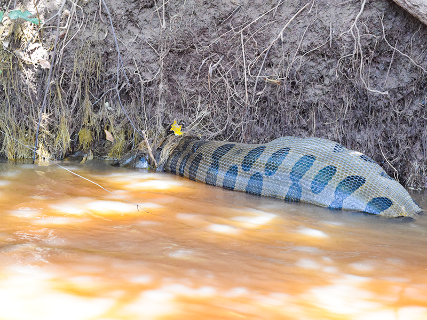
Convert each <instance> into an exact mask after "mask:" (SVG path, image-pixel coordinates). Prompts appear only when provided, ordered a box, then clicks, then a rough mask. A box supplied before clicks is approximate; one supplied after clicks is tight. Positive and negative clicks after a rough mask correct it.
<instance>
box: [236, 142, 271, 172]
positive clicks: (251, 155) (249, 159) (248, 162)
mask: <svg viewBox="0 0 427 320" xmlns="http://www.w3.org/2000/svg"><path fill="white" fill-rule="evenodd" d="M265 148H266V147H265V146H259V147H256V148H254V149H252V150H251V151H249V152H248V154H247V155H246V156H245V157H244V158H243V162H242V169H243V171H249V170H251V168H252V166H253V164H254V163H255V161H257V160H258V158H259V157H260V156H261V154H262V153H263V152H264V150H265Z"/></svg>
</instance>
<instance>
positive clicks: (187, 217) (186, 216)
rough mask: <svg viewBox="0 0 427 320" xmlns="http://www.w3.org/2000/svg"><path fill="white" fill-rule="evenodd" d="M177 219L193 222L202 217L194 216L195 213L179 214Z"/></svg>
mask: <svg viewBox="0 0 427 320" xmlns="http://www.w3.org/2000/svg"><path fill="white" fill-rule="evenodd" d="M176 217H177V218H178V219H183V220H193V219H197V218H198V217H200V215H198V214H193V213H178V214H177V215H176Z"/></svg>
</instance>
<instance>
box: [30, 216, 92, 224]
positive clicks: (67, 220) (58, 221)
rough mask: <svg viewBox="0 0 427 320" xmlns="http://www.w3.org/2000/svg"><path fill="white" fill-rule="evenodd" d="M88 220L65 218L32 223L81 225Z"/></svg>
mask: <svg viewBox="0 0 427 320" xmlns="http://www.w3.org/2000/svg"><path fill="white" fill-rule="evenodd" d="M86 221H88V220H87V219H74V218H65V217H51V218H41V219H36V220H33V221H32V223H34V224H44V225H47V224H74V223H81V222H86Z"/></svg>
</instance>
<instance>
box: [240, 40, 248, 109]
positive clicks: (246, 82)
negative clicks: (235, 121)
mask: <svg viewBox="0 0 427 320" xmlns="http://www.w3.org/2000/svg"><path fill="white" fill-rule="evenodd" d="M240 40H241V42H242V58H243V71H244V75H245V102H246V105H247V104H248V100H249V96H248V77H247V75H246V57H245V45H244V44H243V32H240ZM246 107H248V106H246Z"/></svg>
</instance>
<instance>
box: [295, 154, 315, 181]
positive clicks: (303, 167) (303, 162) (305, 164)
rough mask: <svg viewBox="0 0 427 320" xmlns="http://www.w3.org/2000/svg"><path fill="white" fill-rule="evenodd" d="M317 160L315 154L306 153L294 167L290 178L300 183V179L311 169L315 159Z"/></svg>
mask: <svg viewBox="0 0 427 320" xmlns="http://www.w3.org/2000/svg"><path fill="white" fill-rule="evenodd" d="M315 160H316V157H315V156H312V155H304V156H302V157H301V158H300V159H299V160H298V161H297V162H296V163H295V164H294V166H293V167H292V170H291V174H290V178H291V180H292V181H293V182H296V183H298V181H299V180H301V178H302V177H303V176H304V175H305V174H306V172H307V171H308V170H310V168H311V166H312V165H313V163H314V161H315Z"/></svg>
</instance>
